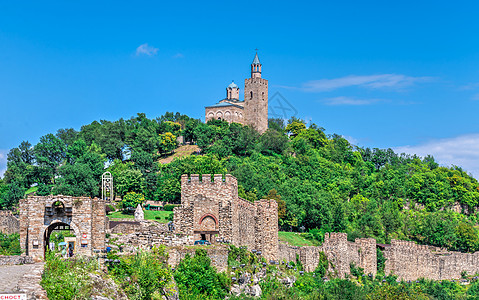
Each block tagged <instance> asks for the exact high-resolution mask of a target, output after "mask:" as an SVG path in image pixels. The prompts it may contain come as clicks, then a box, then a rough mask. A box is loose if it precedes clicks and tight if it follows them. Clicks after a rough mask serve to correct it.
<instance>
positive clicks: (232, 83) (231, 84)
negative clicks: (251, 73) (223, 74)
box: [228, 81, 239, 89]
mask: <svg viewBox="0 0 479 300" xmlns="http://www.w3.org/2000/svg"><path fill="white" fill-rule="evenodd" d="M228 88H229V89H239V87H238V86H237V85H236V83H235V82H234V81H232V82H231V83H230V85H228Z"/></svg>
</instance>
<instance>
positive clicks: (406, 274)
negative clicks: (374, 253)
mask: <svg viewBox="0 0 479 300" xmlns="http://www.w3.org/2000/svg"><path fill="white" fill-rule="evenodd" d="M384 257H385V258H386V259H387V260H386V264H385V272H386V274H389V273H394V274H396V275H397V276H398V277H399V278H402V279H405V280H415V279H417V278H421V277H424V278H429V279H434V280H443V279H459V278H461V272H463V271H465V272H467V274H470V275H472V274H476V273H479V252H475V253H461V252H456V251H447V250H445V249H442V248H437V247H433V246H425V245H417V244H415V243H414V242H408V241H400V240H391V245H390V246H388V247H385V249H384Z"/></svg>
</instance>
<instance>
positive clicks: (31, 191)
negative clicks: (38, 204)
mask: <svg viewBox="0 0 479 300" xmlns="http://www.w3.org/2000/svg"><path fill="white" fill-rule="evenodd" d="M36 191H38V186H32V187H31V188H29V189H28V190H27V191H26V192H25V195H28V194H31V193H33V192H36Z"/></svg>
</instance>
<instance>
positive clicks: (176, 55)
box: [173, 53, 185, 58]
mask: <svg viewBox="0 0 479 300" xmlns="http://www.w3.org/2000/svg"><path fill="white" fill-rule="evenodd" d="M183 57H185V56H184V55H183V54H182V53H176V54H175V55H173V58H183Z"/></svg>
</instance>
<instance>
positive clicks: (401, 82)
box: [302, 74, 431, 92]
mask: <svg viewBox="0 0 479 300" xmlns="http://www.w3.org/2000/svg"><path fill="white" fill-rule="evenodd" d="M428 80H431V78H430V77H411V76H406V75H401V74H379V75H364V76H357V75H349V76H345V77H341V78H335V79H320V80H311V81H308V82H306V83H304V84H303V85H302V89H303V90H304V91H307V92H324V91H332V90H336V89H339V88H344V87H351V86H358V87H365V88H370V89H379V88H402V87H406V86H410V85H413V84H414V83H416V82H424V81H428Z"/></svg>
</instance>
